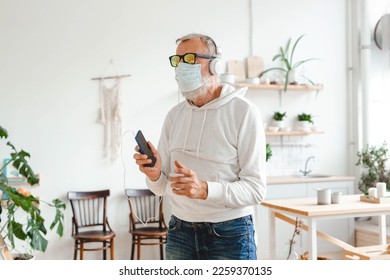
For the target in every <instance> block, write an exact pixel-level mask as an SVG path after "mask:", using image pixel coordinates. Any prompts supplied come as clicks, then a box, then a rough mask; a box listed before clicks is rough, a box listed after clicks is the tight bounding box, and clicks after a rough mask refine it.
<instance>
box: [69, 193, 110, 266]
mask: <svg viewBox="0 0 390 280" xmlns="http://www.w3.org/2000/svg"><path fill="white" fill-rule="evenodd" d="M109 196H110V190H98V191H89V192H78V191H71V192H68V199H69V200H70V205H71V206H72V211H73V217H72V237H73V239H74V240H75V243H74V256H73V259H75V260H76V259H77V251H80V260H82V259H84V251H99V250H102V251H103V259H104V260H106V259H107V250H108V249H109V250H110V258H111V260H113V259H114V237H115V232H114V231H113V230H112V229H111V227H110V225H109V223H108V220H107V198H108V197H109ZM86 243H92V244H93V245H91V246H90V247H88V248H86V247H85V244H86ZM100 245H101V246H100Z"/></svg>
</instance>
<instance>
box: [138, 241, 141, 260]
mask: <svg viewBox="0 0 390 280" xmlns="http://www.w3.org/2000/svg"><path fill="white" fill-rule="evenodd" d="M140 259H141V239H140V238H138V242H137V260H140Z"/></svg>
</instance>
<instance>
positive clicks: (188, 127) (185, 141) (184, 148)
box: [183, 110, 192, 152]
mask: <svg viewBox="0 0 390 280" xmlns="http://www.w3.org/2000/svg"><path fill="white" fill-rule="evenodd" d="M190 111H191V113H190V119H189V121H188V126H187V132H186V137H185V138H184V145H183V152H184V151H185V150H186V146H187V139H188V134H190V128H191V121H192V110H190Z"/></svg>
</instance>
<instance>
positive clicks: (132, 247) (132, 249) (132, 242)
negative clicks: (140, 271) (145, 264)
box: [130, 237, 135, 260]
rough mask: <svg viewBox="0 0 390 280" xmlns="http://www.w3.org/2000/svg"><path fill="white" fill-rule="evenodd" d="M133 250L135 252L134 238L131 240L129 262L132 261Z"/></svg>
mask: <svg viewBox="0 0 390 280" xmlns="http://www.w3.org/2000/svg"><path fill="white" fill-rule="evenodd" d="M134 250H135V238H134V237H133V239H132V240H131V255H130V259H131V260H134Z"/></svg>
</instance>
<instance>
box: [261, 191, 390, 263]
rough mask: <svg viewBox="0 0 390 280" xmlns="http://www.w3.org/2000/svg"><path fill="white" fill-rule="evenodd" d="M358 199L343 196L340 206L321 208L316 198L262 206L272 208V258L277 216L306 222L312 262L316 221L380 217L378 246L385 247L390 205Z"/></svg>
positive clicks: (273, 202)
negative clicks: (387, 216)
mask: <svg viewBox="0 0 390 280" xmlns="http://www.w3.org/2000/svg"><path fill="white" fill-rule="evenodd" d="M360 196H361V195H360V194H359V195H343V196H342V197H341V203H340V204H330V205H318V204H317V198H316V197H311V198H294V199H280V200H279V199H278V200H268V201H264V202H262V203H261V205H262V206H265V207H268V208H269V210H270V211H269V215H270V219H269V223H270V224H269V231H270V243H271V244H270V254H271V255H270V258H271V259H275V251H276V239H275V233H276V230H275V219H276V216H275V215H276V213H281V214H285V215H288V216H294V217H299V218H302V219H305V220H306V221H307V231H308V244H307V246H308V250H309V258H310V259H311V260H317V220H320V219H336V218H353V217H365V216H379V225H378V229H379V233H380V234H379V237H380V238H379V240H378V243H379V244H381V245H383V244H386V219H385V218H386V215H388V214H390V203H380V204H379V203H370V202H363V201H360Z"/></svg>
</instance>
